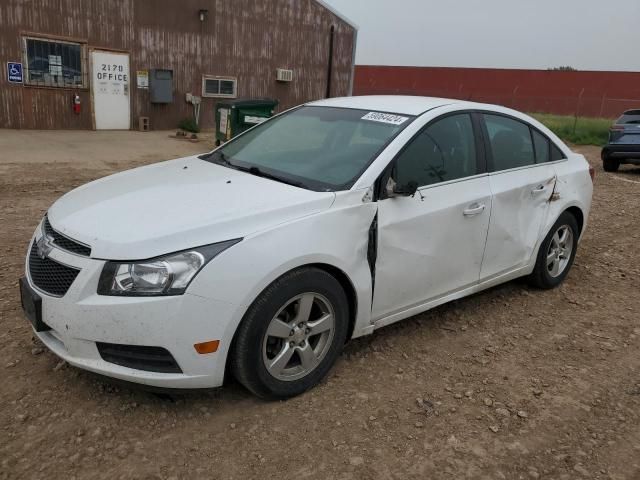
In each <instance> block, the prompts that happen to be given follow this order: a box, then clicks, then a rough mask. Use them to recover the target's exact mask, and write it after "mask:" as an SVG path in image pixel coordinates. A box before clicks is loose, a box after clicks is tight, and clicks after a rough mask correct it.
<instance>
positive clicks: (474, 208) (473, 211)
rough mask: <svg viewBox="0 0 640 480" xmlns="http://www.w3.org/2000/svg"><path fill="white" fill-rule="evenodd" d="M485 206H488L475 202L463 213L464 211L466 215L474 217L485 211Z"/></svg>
mask: <svg viewBox="0 0 640 480" xmlns="http://www.w3.org/2000/svg"><path fill="white" fill-rule="evenodd" d="M485 208H487V206H486V205H485V204H484V203H474V204H472V205H469V208H467V209H466V210H465V211H463V212H462V213H464V216H465V217H474V216H476V215H480V214H481V213H482V212H484V209H485Z"/></svg>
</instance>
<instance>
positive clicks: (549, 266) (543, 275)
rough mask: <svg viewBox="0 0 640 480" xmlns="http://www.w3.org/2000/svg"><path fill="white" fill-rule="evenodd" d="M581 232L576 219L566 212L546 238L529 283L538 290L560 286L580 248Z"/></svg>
mask: <svg viewBox="0 0 640 480" xmlns="http://www.w3.org/2000/svg"><path fill="white" fill-rule="evenodd" d="M579 236H580V231H579V229H578V222H577V221H576V219H575V217H574V216H573V215H572V214H571V213H569V212H564V213H563V214H562V215H560V218H559V219H558V221H557V222H556V223H555V224H554V225H553V227H552V228H551V230H550V231H549V233H548V234H547V236H546V237H545V239H544V241H543V242H542V245H540V250H539V252H538V258H537V260H536V266H535V268H534V270H533V273H532V274H531V275H530V276H529V282H530V283H531V284H532V285H533V286H536V287H538V288H544V289H550V288H555V287H557V286H558V285H560V284H561V283H562V282H563V281H564V279H565V278H566V276H567V275H568V274H569V270H571V266H572V265H573V260H574V258H575V256H576V250H577V248H578V238H579Z"/></svg>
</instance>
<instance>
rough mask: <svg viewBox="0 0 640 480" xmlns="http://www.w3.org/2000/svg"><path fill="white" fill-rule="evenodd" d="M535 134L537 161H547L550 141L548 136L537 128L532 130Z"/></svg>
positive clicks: (534, 142)
mask: <svg viewBox="0 0 640 480" xmlns="http://www.w3.org/2000/svg"><path fill="white" fill-rule="evenodd" d="M531 134H532V135H533V144H534V145H535V147H536V163H545V162H548V161H549V152H550V148H549V147H550V143H549V140H548V139H547V137H545V136H544V135H542V134H541V133H540V132H538V131H537V130H531Z"/></svg>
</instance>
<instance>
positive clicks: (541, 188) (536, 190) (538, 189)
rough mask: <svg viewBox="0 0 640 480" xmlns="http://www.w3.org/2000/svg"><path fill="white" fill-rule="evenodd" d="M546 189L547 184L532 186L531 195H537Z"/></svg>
mask: <svg viewBox="0 0 640 480" xmlns="http://www.w3.org/2000/svg"><path fill="white" fill-rule="evenodd" d="M546 191H547V186H546V185H538V186H537V187H536V188H534V189H533V190H531V195H539V194H541V193H543V192H546Z"/></svg>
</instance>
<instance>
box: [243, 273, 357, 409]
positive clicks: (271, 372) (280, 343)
mask: <svg viewBox="0 0 640 480" xmlns="http://www.w3.org/2000/svg"><path fill="white" fill-rule="evenodd" d="M348 320H349V307H348V301H347V297H346V295H345V293H344V290H343V289H342V286H341V285H340V283H339V282H338V281H337V280H336V279H335V278H334V277H333V276H332V275H330V274H329V273H327V272H325V271H324V270H320V269H318V268H302V269H299V270H295V271H293V272H290V273H288V274H286V275H285V276H283V277H281V278H280V279H278V280H276V281H275V282H274V283H272V284H271V285H270V286H269V287H268V288H267V289H266V290H265V291H264V292H263V293H262V294H261V295H260V297H259V298H258V299H257V300H256V301H255V302H254V303H253V304H252V305H251V307H250V308H249V310H248V311H247V313H246V315H245V318H244V319H243V321H242V323H241V324H240V327H239V328H238V333H237V336H236V340H235V345H234V349H233V353H232V358H231V362H232V364H231V368H232V371H233V374H234V376H235V377H236V379H237V380H238V381H239V382H240V383H242V384H243V385H244V386H245V387H246V388H247V389H248V390H250V391H251V392H253V393H254V394H256V395H258V396H260V397H263V398H288V397H293V396H295V395H299V394H301V393H303V392H305V391H307V390H309V389H310V388H312V387H314V386H315V385H317V384H318V383H319V382H320V381H321V380H322V379H323V378H324V377H325V376H326V374H327V373H328V372H329V370H331V367H332V366H333V364H334V363H335V361H336V359H337V358H338V356H339V355H340V352H341V351H342V347H343V345H344V343H345V341H346V337H347V331H348V323H349V322H348Z"/></svg>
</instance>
